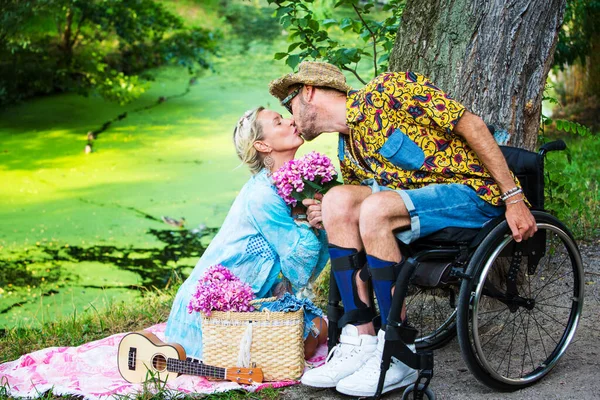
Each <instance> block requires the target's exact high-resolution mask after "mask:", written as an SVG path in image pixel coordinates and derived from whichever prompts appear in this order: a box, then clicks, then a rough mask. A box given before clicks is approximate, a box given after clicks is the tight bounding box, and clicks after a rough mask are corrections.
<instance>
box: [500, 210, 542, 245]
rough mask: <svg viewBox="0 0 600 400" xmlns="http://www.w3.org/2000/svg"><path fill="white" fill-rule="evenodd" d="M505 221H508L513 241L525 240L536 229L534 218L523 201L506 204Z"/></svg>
mask: <svg viewBox="0 0 600 400" xmlns="http://www.w3.org/2000/svg"><path fill="white" fill-rule="evenodd" d="M509 203H510V202H509ZM506 222H508V226H509V227H510V230H511V231H512V235H513V238H514V239H515V242H520V241H521V240H527V239H529V238H530V237H532V236H533V235H534V233H535V232H536V231H537V225H536V223H535V218H534V217H533V215H532V214H531V211H529V208H528V207H527V205H526V204H525V203H524V202H523V201H519V202H518V203H515V204H507V205H506Z"/></svg>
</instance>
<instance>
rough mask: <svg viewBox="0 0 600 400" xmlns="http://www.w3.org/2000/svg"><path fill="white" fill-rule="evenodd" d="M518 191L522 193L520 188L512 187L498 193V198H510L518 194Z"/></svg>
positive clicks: (504, 199)
mask: <svg viewBox="0 0 600 400" xmlns="http://www.w3.org/2000/svg"><path fill="white" fill-rule="evenodd" d="M519 193H523V189H521V188H520V187H515V188H512V189H510V190H509V191H507V192H504V193H502V194H501V195H500V200H502V201H506V200H507V199H510V198H511V197H513V196H516V195H518V194H519Z"/></svg>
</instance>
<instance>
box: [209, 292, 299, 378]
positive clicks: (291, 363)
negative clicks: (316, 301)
mask: <svg viewBox="0 0 600 400" xmlns="http://www.w3.org/2000/svg"><path fill="white" fill-rule="evenodd" d="M274 300H275V297H271V298H267V299H257V300H253V301H252V302H251V304H253V305H254V306H255V307H257V306H258V305H259V304H260V303H262V302H268V301H274ZM201 315H202V317H201V318H202V341H203V355H202V359H203V362H204V363H205V364H209V365H218V366H223V367H233V366H238V367H247V366H248V365H239V364H245V363H246V362H247V361H249V366H253V365H254V364H256V367H259V368H262V371H263V374H264V379H265V380H266V381H282V380H292V379H293V380H295V379H299V378H300V376H302V372H303V371H304V341H303V340H302V333H303V332H304V311H303V310H302V309H300V310H298V311H293V312H271V311H262V312H259V311H253V312H235V311H213V312H212V313H211V316H210V317H207V316H206V315H205V314H203V313H202V314H201ZM248 348H249V360H248V359H247V357H246V360H245V361H246V362H244V361H240V353H244V352H246V353H247V351H248Z"/></svg>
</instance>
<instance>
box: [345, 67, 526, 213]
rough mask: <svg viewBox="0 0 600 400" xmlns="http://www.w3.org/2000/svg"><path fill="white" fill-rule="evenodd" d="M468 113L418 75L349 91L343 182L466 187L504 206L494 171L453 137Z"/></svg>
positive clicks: (389, 77)
mask: <svg viewBox="0 0 600 400" xmlns="http://www.w3.org/2000/svg"><path fill="white" fill-rule="evenodd" d="M464 112H465V108H464V106H462V105H461V104H460V103H458V102H457V101H456V100H453V99H452V98H450V97H449V96H448V95H447V94H445V93H444V92H443V91H442V90H440V89H438V88H437V87H435V86H434V85H433V84H432V83H431V81H429V79H427V78H426V77H424V76H423V75H419V74H416V73H413V72H406V73H405V72H396V73H386V74H383V75H380V76H378V77H377V78H375V79H374V80H372V81H371V82H369V84H367V86H365V87H364V88H363V89H361V90H352V91H350V92H348V98H347V102H346V122H347V124H348V127H349V135H342V134H340V147H339V153H340V154H339V156H340V165H341V170H342V175H343V177H344V182H345V183H346V184H360V183H361V182H362V181H363V180H364V179H369V178H372V179H375V181H377V183H379V184H380V185H384V186H388V187H390V188H393V189H417V188H420V187H423V186H426V185H429V184H432V183H461V184H464V185H467V186H470V187H471V188H473V190H475V191H476V192H477V195H478V196H479V197H480V198H482V199H483V200H485V201H486V202H488V203H490V204H492V205H495V206H498V205H501V204H502V201H501V200H500V194H501V191H500V188H499V187H498V185H497V184H496V182H495V181H494V180H493V179H492V178H491V175H490V173H489V171H488V170H487V169H486V168H485V166H484V165H483V163H482V162H481V161H480V160H479V157H477V155H476V154H475V152H474V151H473V150H472V149H471V148H470V147H469V145H468V144H467V142H466V140H465V139H463V138H462V137H461V136H459V135H457V134H455V133H454V132H453V130H454V126H455V125H456V123H457V122H458V120H459V119H460V117H461V116H462V115H463V113H464ZM515 183H517V185H518V181H517V180H516V178H515Z"/></svg>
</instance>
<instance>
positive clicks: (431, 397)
mask: <svg viewBox="0 0 600 400" xmlns="http://www.w3.org/2000/svg"><path fill="white" fill-rule="evenodd" d="M424 387H425V385H423V384H419V390H423V388H424ZM414 391H415V385H414V384H412V385H410V386H409V387H407V388H406V389H405V390H404V393H403V394H402V400H409V399H411V398H412V399H414V398H415V397H414V396H412V397H411V396H410V394H411V393H413V392H414ZM423 399H427V400H435V394H433V392H432V391H431V389H429V388H427V389H425V390H423Z"/></svg>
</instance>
